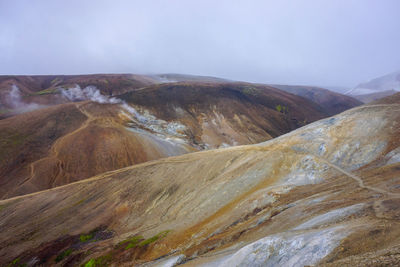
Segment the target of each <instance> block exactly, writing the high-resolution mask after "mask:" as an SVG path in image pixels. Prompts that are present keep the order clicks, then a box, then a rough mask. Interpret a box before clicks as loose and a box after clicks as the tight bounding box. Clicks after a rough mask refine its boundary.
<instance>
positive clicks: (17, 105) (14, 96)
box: [5, 84, 45, 113]
mask: <svg viewBox="0 0 400 267" xmlns="http://www.w3.org/2000/svg"><path fill="white" fill-rule="evenodd" d="M5 100H6V102H7V104H8V105H9V106H10V107H11V108H12V109H14V111H15V112H17V113H23V112H28V111H32V110H35V109H39V108H43V107H45V105H39V104H37V103H25V102H24V101H23V100H22V94H21V90H20V89H19V88H18V86H16V85H15V84H14V85H12V87H11V91H10V92H9V93H8V94H7V95H6V97H5Z"/></svg>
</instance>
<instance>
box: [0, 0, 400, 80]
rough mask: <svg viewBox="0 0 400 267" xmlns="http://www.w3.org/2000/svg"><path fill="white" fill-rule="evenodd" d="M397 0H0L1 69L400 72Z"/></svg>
mask: <svg viewBox="0 0 400 267" xmlns="http://www.w3.org/2000/svg"><path fill="white" fill-rule="evenodd" d="M399 10H400V1H398V0H379V1H378V0H334V1H328V0H327V1H322V0H304V1H302V0H299V1H294V0H293V1H289V0H279V1H267V0H264V1H261V0H260V1H251V0H246V1H245V0H243V1H234V0H230V1H228V0H221V1H211V0H201V1H192V0H181V1H178V0H168V1H163V0H158V1H156V0H154V1H151V0H148V1H128V0H126V1H117V0H114V1H100V0H93V1H77V0H72V1H71V0H69V1H55V0H42V1H31V0H25V1H23V0H20V1H7V0H0V74H87V73H139V74H155V73H187V74H197V75H209V76H217V77H222V78H228V79H233V80H243V81H250V82H263V83H281V84H310V85H321V86H322V85H331V86H347V87H352V86H355V85H356V84H358V83H360V82H363V81H367V80H370V79H371V78H374V77H378V76H381V75H384V74H387V73H391V72H394V71H398V70H400V53H399V47H400V34H399V33H400V16H399Z"/></svg>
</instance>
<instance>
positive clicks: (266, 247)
mask: <svg viewBox="0 0 400 267" xmlns="http://www.w3.org/2000/svg"><path fill="white" fill-rule="evenodd" d="M344 230H345V229H344V227H341V226H337V227H332V228H327V229H323V230H316V231H310V232H306V233H298V232H286V233H282V234H276V235H271V236H267V237H264V238H262V239H260V240H258V241H256V242H254V243H251V244H249V245H247V246H245V247H243V248H241V249H239V250H238V251H237V252H236V253H234V254H231V255H228V256H226V257H224V258H223V259H222V260H221V259H219V260H218V261H216V262H211V263H207V266H237V267H239V266H305V265H314V264H317V263H318V262H319V261H320V260H321V259H323V258H324V257H326V256H327V255H328V254H329V253H331V252H332V251H333V250H334V249H335V248H336V247H337V246H338V245H339V244H340V241H341V240H342V239H343V238H344V237H345V236H346V235H347V233H346V231H344Z"/></svg>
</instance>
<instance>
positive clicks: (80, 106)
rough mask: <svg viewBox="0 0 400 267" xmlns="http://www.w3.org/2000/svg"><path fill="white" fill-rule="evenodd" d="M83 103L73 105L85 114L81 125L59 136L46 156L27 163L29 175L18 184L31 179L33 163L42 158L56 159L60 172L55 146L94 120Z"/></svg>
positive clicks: (60, 171)
mask: <svg viewBox="0 0 400 267" xmlns="http://www.w3.org/2000/svg"><path fill="white" fill-rule="evenodd" d="M85 104H86V102H83V103H76V104H75V106H76V108H77V109H79V111H80V112H81V113H82V114H83V115H85V116H86V117H87V119H86V120H85V121H84V122H83V123H82V125H81V126H80V127H79V128H77V129H75V130H74V131H72V132H70V133H68V134H66V135H64V136H61V137H60V138H58V139H57V140H56V141H55V142H54V143H53V145H52V146H51V148H50V151H49V155H48V156H47V157H44V158H41V159H39V160H36V161H34V162H32V163H31V164H30V165H29V169H30V175H29V177H27V178H26V179H25V180H24V181H23V182H22V183H20V184H19V186H21V185H23V184H25V183H26V182H28V181H29V180H30V179H32V178H33V177H34V175H35V165H36V164H38V163H40V162H42V161H43V160H46V159H49V158H55V159H56V160H57V161H58V164H57V166H58V167H59V170H58V174H60V173H62V170H61V161H60V160H58V158H57V156H58V149H57V148H58V146H59V144H60V143H61V141H62V140H64V139H65V138H67V137H69V136H71V135H74V134H75V133H77V132H79V131H81V130H83V129H84V128H86V127H87V126H88V125H89V124H90V122H92V121H93V120H94V117H93V116H92V115H91V114H90V113H89V112H87V111H86V110H85V109H84V108H83V106H84V105H85ZM55 179H56V177H53V179H52V180H55ZM52 182H54V181H52Z"/></svg>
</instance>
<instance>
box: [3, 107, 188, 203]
mask: <svg viewBox="0 0 400 267" xmlns="http://www.w3.org/2000/svg"><path fill="white" fill-rule="evenodd" d="M119 109H120V107H119V106H117V105H100V104H97V103H93V102H79V103H76V104H65V105H60V106H56V107H53V108H48V109H41V110H37V111H34V112H32V113H25V114H22V115H18V116H15V117H12V118H9V119H5V120H2V121H0V129H1V141H2V142H1V144H0V145H1V148H2V149H1V151H2V153H1V158H2V160H1V165H0V170H1V172H0V181H1V184H2V186H1V191H0V196H1V198H7V197H10V196H14V195H21V194H26V193H30V192H35V191H40V190H44V189H48V188H51V187H54V186H59V185H63V184H67V183H70V182H73V181H77V180H81V179H85V178H88V177H91V176H93V175H96V174H99V173H102V172H105V171H109V170H115V169H119V168H122V167H126V166H129V165H132V164H137V163H141V162H145V161H148V160H154V159H158V158H161V157H165V156H169V155H170V153H172V155H176V154H183V153H186V152H188V151H193V150H194V149H193V148H190V147H189V146H186V145H182V146H180V147H177V148H176V149H175V150H172V152H171V151H168V152H169V153H168V152H167V151H164V150H163V147H161V146H160V145H159V143H157V142H154V141H153V140H151V139H149V138H145V137H143V136H142V135H140V134H136V133H134V132H131V131H128V130H127V129H126V127H125V120H126V118H124V117H120V113H119Z"/></svg>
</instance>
